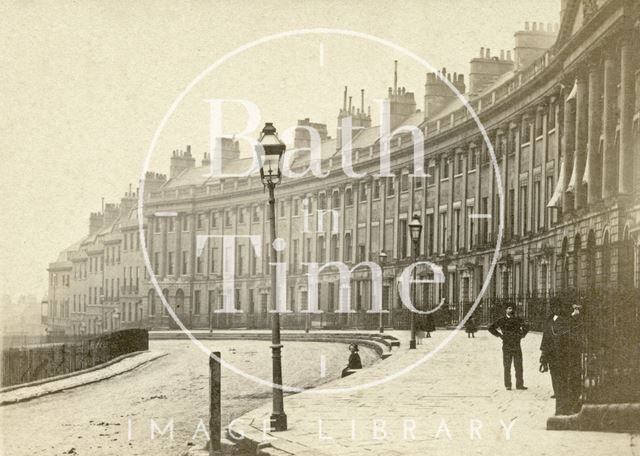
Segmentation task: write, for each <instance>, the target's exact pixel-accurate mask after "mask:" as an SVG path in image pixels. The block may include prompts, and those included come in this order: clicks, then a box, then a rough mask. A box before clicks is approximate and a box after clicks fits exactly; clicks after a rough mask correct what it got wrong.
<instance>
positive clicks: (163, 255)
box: [105, 217, 167, 294]
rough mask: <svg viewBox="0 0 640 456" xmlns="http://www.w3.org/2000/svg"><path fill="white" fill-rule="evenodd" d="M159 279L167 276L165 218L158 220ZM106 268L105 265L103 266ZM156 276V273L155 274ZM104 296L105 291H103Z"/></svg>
mask: <svg viewBox="0 0 640 456" xmlns="http://www.w3.org/2000/svg"><path fill="white" fill-rule="evenodd" d="M160 236H161V237H162V238H161V239H162V240H161V241H160V242H161V244H160V245H161V247H160V277H161V278H162V279H164V278H165V277H166V276H167V218H166V217H162V218H161V219H160ZM105 267H106V265H105ZM156 274H157V272H156ZM105 294H106V290H105Z"/></svg>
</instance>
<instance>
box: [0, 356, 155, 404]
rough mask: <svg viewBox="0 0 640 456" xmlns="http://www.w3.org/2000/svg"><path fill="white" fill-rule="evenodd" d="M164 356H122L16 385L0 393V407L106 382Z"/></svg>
mask: <svg viewBox="0 0 640 456" xmlns="http://www.w3.org/2000/svg"><path fill="white" fill-rule="evenodd" d="M165 355H166V353H165V352H161V351H146V352H139V353H136V354H132V355H126V356H122V357H120V358H119V359H117V360H115V362H109V363H105V364H101V365H98V366H94V367H92V368H89V369H84V370H82V371H78V372H72V373H70V374H65V375H61V376H58V377H53V378H51V379H43V380H39V381H37V382H32V383H29V384H28V385H26V386H20V385H17V386H16V387H10V388H5V389H4V390H3V391H2V392H0V406H3V405H8V404H15V403H18V402H24V401H28V400H31V399H35V398H38V397H42V396H46V395H48V394H53V393H58V392H60V391H65V390H69V389H72V388H77V387H79V386H84V385H89V384H91V383H95V382H99V381H102V380H106V379H108V378H111V377H115V376H116V375H120V374H123V373H125V372H129V371H131V370H133V369H135V368H137V367H140V366H142V365H144V364H146V363H148V362H151V361H153V360H155V359H157V358H160V357H162V356H165Z"/></svg>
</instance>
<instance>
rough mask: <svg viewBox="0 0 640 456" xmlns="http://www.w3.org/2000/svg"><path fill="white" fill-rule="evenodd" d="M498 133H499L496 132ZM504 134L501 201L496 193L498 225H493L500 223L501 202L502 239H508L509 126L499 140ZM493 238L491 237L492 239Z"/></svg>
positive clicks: (509, 234) (509, 231)
mask: <svg viewBox="0 0 640 456" xmlns="http://www.w3.org/2000/svg"><path fill="white" fill-rule="evenodd" d="M498 134H500V133H498ZM504 135H506V138H505V139H506V141H504V142H503V144H504V147H503V150H502V169H501V170H500V171H501V173H502V176H501V177H502V202H501V201H500V194H498V198H497V200H496V201H495V203H496V204H497V205H498V222H497V223H498V225H497V226H494V230H495V229H497V228H498V226H499V225H500V222H499V217H500V205H501V204H502V207H503V208H504V210H503V215H504V220H503V223H502V228H503V230H502V233H503V240H508V239H509V238H510V237H511V235H512V233H511V230H510V227H509V127H508V126H507V127H506V128H505V129H504V130H503V133H502V134H500V141H502V138H503V136H504ZM494 232H495V231H494ZM493 240H495V239H492V241H493Z"/></svg>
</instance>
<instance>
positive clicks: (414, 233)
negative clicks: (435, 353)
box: [409, 214, 422, 350]
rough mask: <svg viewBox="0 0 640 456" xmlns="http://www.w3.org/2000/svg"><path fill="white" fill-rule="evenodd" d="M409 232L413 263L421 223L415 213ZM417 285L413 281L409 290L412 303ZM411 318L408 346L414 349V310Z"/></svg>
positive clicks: (414, 300)
mask: <svg viewBox="0 0 640 456" xmlns="http://www.w3.org/2000/svg"><path fill="white" fill-rule="evenodd" d="M409 234H410V235H411V244H412V247H413V248H412V249H411V259H412V261H413V263H414V264H415V262H416V257H417V256H418V246H419V245H420V235H421V234H422V223H421V222H420V217H418V215H417V214H414V215H413V218H412V219H411V221H410V222H409ZM415 276H416V270H415V267H414V268H413V279H414V282H415ZM417 288H418V287H417V286H416V284H415V283H414V284H413V289H412V290H411V301H412V302H413V305H414V306H415V304H416V291H417ZM410 318H411V340H410V341H409V348H410V349H413V350H415V348H416V319H415V316H414V312H413V311H412V312H411V314H410Z"/></svg>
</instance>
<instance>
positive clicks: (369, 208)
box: [342, 178, 380, 263]
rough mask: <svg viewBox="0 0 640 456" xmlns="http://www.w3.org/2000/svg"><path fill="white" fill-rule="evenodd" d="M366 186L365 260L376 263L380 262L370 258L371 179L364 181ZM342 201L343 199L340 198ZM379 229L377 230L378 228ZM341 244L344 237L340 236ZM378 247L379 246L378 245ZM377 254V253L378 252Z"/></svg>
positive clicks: (371, 221) (371, 219)
mask: <svg viewBox="0 0 640 456" xmlns="http://www.w3.org/2000/svg"><path fill="white" fill-rule="evenodd" d="M366 182H367V183H366V185H367V226H366V228H365V230H366V232H367V241H366V243H365V244H366V247H365V248H366V252H367V259H368V260H369V261H373V262H376V263H377V262H378V261H380V259H379V258H372V257H371V225H372V223H373V185H374V182H373V179H372V178H369V179H367V180H366ZM342 199H343V201H344V198H342ZM378 229H379V228H378ZM342 239H343V241H342V244H344V235H343V236H342ZM378 245H380V244H378ZM378 253H379V252H378Z"/></svg>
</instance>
